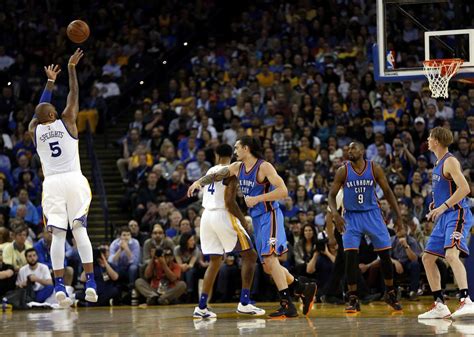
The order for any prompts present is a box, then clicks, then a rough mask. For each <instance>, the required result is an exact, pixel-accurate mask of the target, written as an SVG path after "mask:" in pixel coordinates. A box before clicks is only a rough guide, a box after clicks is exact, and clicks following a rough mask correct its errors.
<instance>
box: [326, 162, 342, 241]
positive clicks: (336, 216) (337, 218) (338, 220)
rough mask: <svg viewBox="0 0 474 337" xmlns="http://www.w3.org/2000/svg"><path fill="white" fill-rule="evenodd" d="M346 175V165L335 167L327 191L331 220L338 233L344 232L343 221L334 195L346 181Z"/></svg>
mask: <svg viewBox="0 0 474 337" xmlns="http://www.w3.org/2000/svg"><path fill="white" fill-rule="evenodd" d="M346 175H347V168H346V165H344V166H341V167H339V168H338V169H337V171H336V175H335V177H334V181H333V183H332V186H331V190H330V191H329V196H328V206H329V209H330V210H331V215H332V217H333V221H334V223H335V225H336V229H337V230H338V232H339V233H343V232H344V230H345V226H344V224H345V221H344V219H343V217H342V216H341V214H340V213H339V212H338V210H337V202H336V196H337V193H338V192H339V190H340V189H341V187H342V186H343V185H344V182H345V181H346Z"/></svg>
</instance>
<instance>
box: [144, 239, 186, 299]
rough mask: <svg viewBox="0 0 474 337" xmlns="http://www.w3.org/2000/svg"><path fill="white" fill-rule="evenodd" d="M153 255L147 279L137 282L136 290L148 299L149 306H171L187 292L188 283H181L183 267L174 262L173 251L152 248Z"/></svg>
mask: <svg viewBox="0 0 474 337" xmlns="http://www.w3.org/2000/svg"><path fill="white" fill-rule="evenodd" d="M151 255H152V256H153V258H152V259H150V261H149V262H148V265H147V266H146V269H145V279H143V278H139V279H138V280H136V281H135V288H136V290H137V291H138V292H139V293H140V294H142V295H143V296H145V297H146V303H147V304H148V305H156V304H169V303H170V302H173V301H175V300H177V299H178V298H179V297H180V296H181V295H182V294H184V293H185V292H186V283H185V282H184V281H179V278H180V277H181V267H180V266H179V265H178V264H177V263H176V262H175V261H174V255H173V251H172V250H171V249H165V250H163V249H161V248H157V249H155V248H151Z"/></svg>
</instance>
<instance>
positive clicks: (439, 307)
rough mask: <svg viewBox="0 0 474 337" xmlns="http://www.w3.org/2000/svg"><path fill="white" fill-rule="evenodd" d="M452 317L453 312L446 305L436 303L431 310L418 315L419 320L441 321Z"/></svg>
mask: <svg viewBox="0 0 474 337" xmlns="http://www.w3.org/2000/svg"><path fill="white" fill-rule="evenodd" d="M450 316H451V311H449V308H448V306H447V305H446V304H444V303H442V302H438V301H436V302H434V304H433V306H432V307H431V309H430V310H429V311H427V312H425V313H424V314H420V315H418V319H441V318H449V317H450Z"/></svg>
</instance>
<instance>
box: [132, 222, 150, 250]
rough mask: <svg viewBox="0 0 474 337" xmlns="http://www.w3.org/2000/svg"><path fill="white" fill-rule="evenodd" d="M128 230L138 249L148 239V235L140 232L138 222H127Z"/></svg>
mask: <svg viewBox="0 0 474 337" xmlns="http://www.w3.org/2000/svg"><path fill="white" fill-rule="evenodd" d="M128 228H129V229H130V234H132V239H135V240H137V241H138V243H139V244H140V247H143V244H144V243H145V240H146V239H147V238H148V233H144V232H141V231H140V227H139V226H138V222H136V221H135V220H130V221H129V222H128Z"/></svg>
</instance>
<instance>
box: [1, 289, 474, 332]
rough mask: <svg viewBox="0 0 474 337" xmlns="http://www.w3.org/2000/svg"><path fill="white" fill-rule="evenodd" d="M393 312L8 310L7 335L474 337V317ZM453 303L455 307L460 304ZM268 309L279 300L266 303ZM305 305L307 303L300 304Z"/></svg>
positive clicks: (411, 308) (420, 305) (377, 308)
mask: <svg viewBox="0 0 474 337" xmlns="http://www.w3.org/2000/svg"><path fill="white" fill-rule="evenodd" d="M402 304H403V305H404V310H403V312H401V313H393V312H391V311H390V309H389V307H388V306H387V305H386V304H384V303H383V302H375V303H371V304H369V305H364V306H363V307H362V312H361V313H359V314H350V315H348V314H345V313H344V312H343V309H344V307H343V306H336V305H330V304H317V305H315V307H314V308H313V310H312V311H311V312H310V315H309V317H308V318H306V317H302V316H300V317H299V318H291V319H285V320H270V319H266V318H252V317H247V316H240V315H237V314H236V313H235V309H236V305H234V304H213V305H212V307H213V309H214V311H215V312H216V313H217V314H218V318H217V320H193V319H192V312H193V308H194V306H193V305H176V306H158V307H148V308H146V307H107V308H74V309H67V310H47V311H46V310H43V309H40V310H31V311H13V312H7V313H3V315H2V319H1V324H0V335H1V336H18V337H20V336H21V337H26V336H41V337H48V336H62V337H68V336H86V337H87V336H110V337H115V336H117V337H118V336H169V337H179V336H237V335H246V336H433V335H437V334H440V335H443V336H474V320H471V321H456V322H452V321H450V320H433V321H428V322H424V323H421V322H418V319H417V315H418V314H419V313H421V312H424V311H425V310H426V308H427V307H429V306H430V304H431V299H430V298H428V297H426V298H423V299H422V300H420V301H418V302H407V301H403V302H402ZM448 305H449V306H450V308H451V309H452V310H454V309H455V307H456V303H455V301H454V300H451V301H450V302H449V303H448ZM260 306H261V307H263V308H264V309H266V310H267V312H269V311H271V310H273V309H275V308H276V307H277V303H260ZM299 309H301V307H300V308H299Z"/></svg>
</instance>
